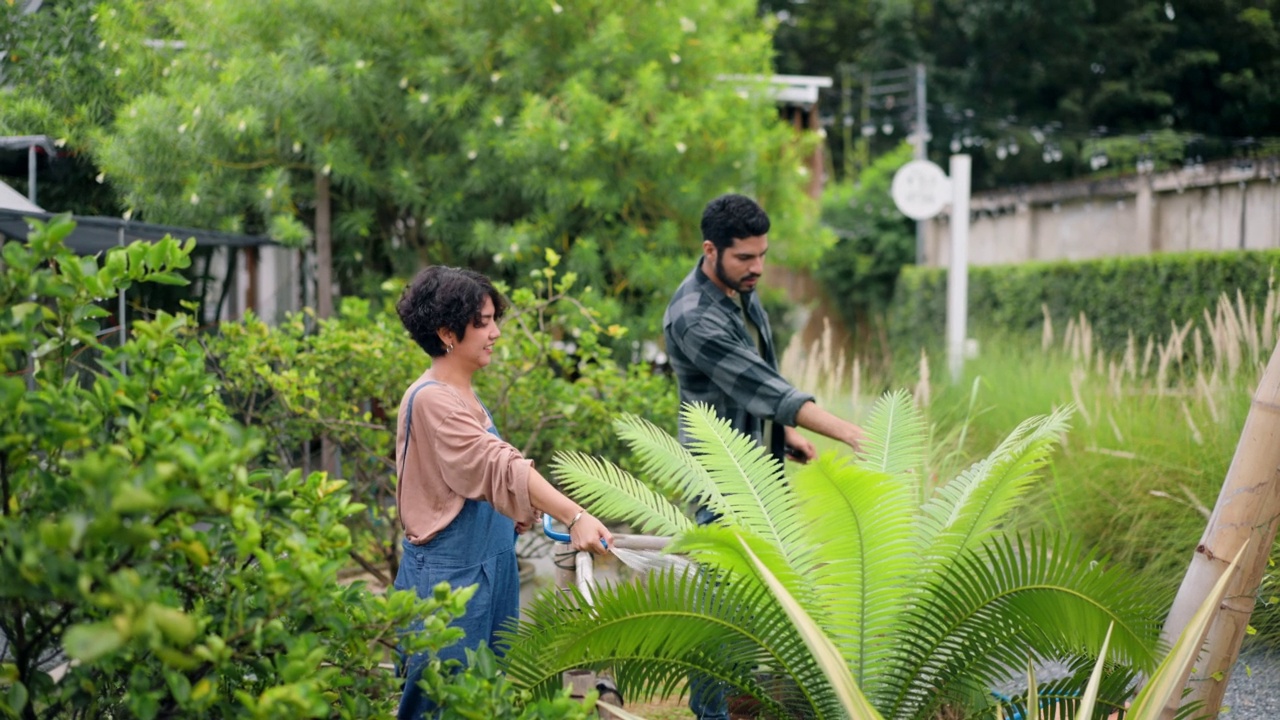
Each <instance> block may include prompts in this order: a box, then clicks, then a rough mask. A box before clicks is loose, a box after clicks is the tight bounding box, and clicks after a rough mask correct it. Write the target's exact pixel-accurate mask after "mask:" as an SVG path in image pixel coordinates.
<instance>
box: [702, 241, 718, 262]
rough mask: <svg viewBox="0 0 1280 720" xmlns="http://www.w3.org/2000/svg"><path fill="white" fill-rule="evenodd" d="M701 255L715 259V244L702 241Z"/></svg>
mask: <svg viewBox="0 0 1280 720" xmlns="http://www.w3.org/2000/svg"><path fill="white" fill-rule="evenodd" d="M702 254H703V255H705V256H706V257H708V258H710V259H712V260H714V259H715V257H716V244H715V243H713V242H711V241H710V240H703V241H702Z"/></svg>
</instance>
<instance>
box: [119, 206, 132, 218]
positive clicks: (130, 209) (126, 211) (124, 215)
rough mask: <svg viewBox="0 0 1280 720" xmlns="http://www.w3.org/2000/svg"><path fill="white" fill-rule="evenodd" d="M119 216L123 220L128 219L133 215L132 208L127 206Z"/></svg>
mask: <svg viewBox="0 0 1280 720" xmlns="http://www.w3.org/2000/svg"><path fill="white" fill-rule="evenodd" d="M120 217H122V218H124V219H125V220H128V219H129V218H131V217H133V208H129V209H128V210H125V211H124V213H123V214H121V215H120Z"/></svg>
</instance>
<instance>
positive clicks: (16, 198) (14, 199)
mask: <svg viewBox="0 0 1280 720" xmlns="http://www.w3.org/2000/svg"><path fill="white" fill-rule="evenodd" d="M0 210H17V211H18V212H44V209H43V208H41V207H40V206H39V205H36V204H35V203H33V202H31V201H30V200H28V199H27V196H26V195H23V194H22V193H20V192H18V191H17V190H14V189H13V188H11V187H9V186H8V185H6V184H5V183H3V182H0Z"/></svg>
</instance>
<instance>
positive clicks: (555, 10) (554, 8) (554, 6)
mask: <svg viewBox="0 0 1280 720" xmlns="http://www.w3.org/2000/svg"><path fill="white" fill-rule="evenodd" d="M551 12H553V13H555V14H557V15H559V14H560V13H562V12H564V8H562V7H560V3H551Z"/></svg>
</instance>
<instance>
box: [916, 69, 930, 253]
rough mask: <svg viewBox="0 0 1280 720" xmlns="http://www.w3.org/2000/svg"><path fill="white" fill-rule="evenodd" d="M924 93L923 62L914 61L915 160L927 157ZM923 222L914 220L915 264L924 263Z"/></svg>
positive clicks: (927, 126) (927, 127)
mask: <svg viewBox="0 0 1280 720" xmlns="http://www.w3.org/2000/svg"><path fill="white" fill-rule="evenodd" d="M926 95H927V91H926V89H925V70H924V63H916V131H915V133H914V137H913V140H912V142H914V143H915V146H916V151H915V159H916V160H928V159H929V115H928V113H927V112H926V105H927V103H926V100H927V97H926ZM925 222H926V221H925V220H917V221H916V265H924V259H925V258H924V224H925Z"/></svg>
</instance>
